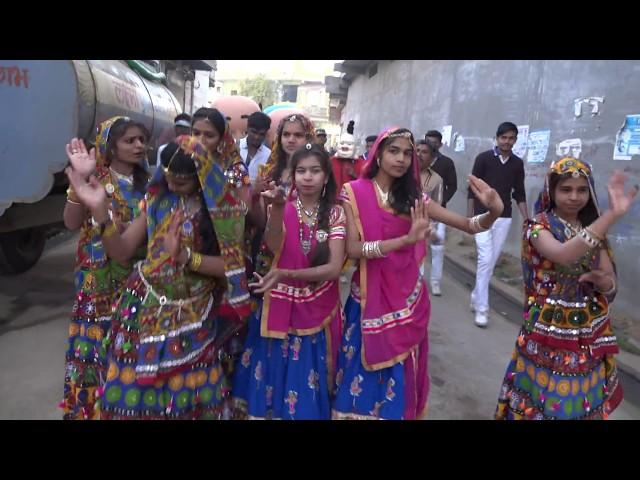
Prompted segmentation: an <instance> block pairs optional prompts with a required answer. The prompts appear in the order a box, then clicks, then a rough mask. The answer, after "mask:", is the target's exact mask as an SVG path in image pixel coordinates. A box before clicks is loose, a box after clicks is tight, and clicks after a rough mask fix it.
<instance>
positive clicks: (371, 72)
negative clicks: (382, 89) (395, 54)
mask: <svg viewBox="0 0 640 480" xmlns="http://www.w3.org/2000/svg"><path fill="white" fill-rule="evenodd" d="M376 73H378V64H377V63H374V64H373V65H371V66H370V67H369V78H371V77H373V76H374V75H375V74H376Z"/></svg>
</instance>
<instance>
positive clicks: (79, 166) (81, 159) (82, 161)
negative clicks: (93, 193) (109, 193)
mask: <svg viewBox="0 0 640 480" xmlns="http://www.w3.org/2000/svg"><path fill="white" fill-rule="evenodd" d="M65 149H66V151H67V157H69V162H70V163H71V167H73V169H74V170H75V171H76V172H78V173H79V174H80V175H82V178H84V179H85V180H87V179H88V178H89V175H91V174H92V173H93V172H94V171H95V169H96V149H95V148H92V149H91V150H90V151H89V152H87V147H86V146H85V145H84V142H83V141H82V139H80V140H78V139H77V138H72V139H71V142H70V143H67V145H66V147H65Z"/></svg>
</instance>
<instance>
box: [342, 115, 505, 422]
mask: <svg viewBox="0 0 640 480" xmlns="http://www.w3.org/2000/svg"><path fill="white" fill-rule="evenodd" d="M419 178H420V177H419V170H418V160H417V158H416V152H415V143H414V139H413V135H412V134H411V132H410V131H409V130H407V129H405V128H398V127H390V128H388V129H386V130H385V131H383V132H382V133H381V134H380V135H379V136H378V138H377V140H376V143H375V144H374V146H373V149H372V150H371V152H370V153H369V155H368V161H367V164H366V165H365V168H364V170H363V172H362V175H361V177H360V178H359V179H358V180H356V181H353V182H350V183H348V184H346V185H345V186H344V188H343V190H342V192H341V194H340V197H339V198H340V200H342V201H343V206H344V209H345V214H346V217H347V253H348V255H349V257H351V258H354V259H357V260H358V262H359V264H358V270H357V271H356V273H355V274H354V276H353V282H352V285H351V295H350V297H349V300H348V301H347V304H346V306H345V329H344V336H343V339H342V345H341V351H340V355H339V360H338V372H337V375H336V386H337V391H336V398H335V400H334V404H333V411H332V418H334V419H390V420H401V419H407V420H410V419H417V418H420V417H422V416H423V415H424V413H425V412H426V406H427V395H428V392H429V377H428V372H427V359H428V354H429V341H428V333H427V331H428V325H429V314H430V302H429V296H428V291H427V288H426V285H425V282H424V279H423V278H422V276H421V275H420V265H421V264H422V261H423V259H424V256H425V253H426V249H425V245H426V242H425V239H426V238H427V237H428V234H429V218H432V219H433V220H436V221H440V222H443V223H445V224H447V225H450V226H452V227H455V228H457V229H459V230H462V231H466V232H468V233H475V232H477V231H480V230H481V229H486V228H489V227H490V226H491V223H493V221H495V219H496V218H498V216H499V215H500V214H501V213H502V208H503V205H502V202H501V201H500V198H499V196H498V194H497V193H496V191H495V190H493V189H491V188H490V187H489V186H488V185H487V184H486V183H484V182H483V181H481V180H480V179H478V178H476V177H473V176H470V177H469V183H470V186H471V188H472V190H473V191H474V193H475V192H477V196H478V198H480V199H481V201H482V202H483V203H484V204H485V205H486V206H487V208H488V209H489V212H487V213H486V214H484V215H483V216H478V217H474V218H471V219H469V218H466V217H462V216H461V215H458V214H456V213H453V212H450V211H448V210H446V209H445V208H443V207H441V206H440V205H439V204H438V203H437V202H431V201H430V199H429V197H428V196H427V195H423V194H422V192H421V191H420V183H419ZM487 217H489V218H487ZM365 219H366V220H365Z"/></svg>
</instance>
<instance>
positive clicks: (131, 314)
mask: <svg viewBox="0 0 640 480" xmlns="http://www.w3.org/2000/svg"><path fill="white" fill-rule="evenodd" d="M145 295H146V287H145V286H144V285H143V283H142V280H141V278H140V275H139V273H138V272H134V274H132V275H131V277H130V278H129V280H128V282H127V285H126V288H125V290H124V291H123V293H122V296H121V298H120V299H119V301H118V310H117V311H116V312H115V314H114V320H113V322H112V330H111V331H110V332H109V334H108V336H107V339H108V340H110V341H113V342H114V343H113V345H111V346H110V347H109V351H108V359H109V368H108V371H107V377H106V383H105V386H104V392H103V396H102V397H101V399H100V401H101V407H100V408H101V418H102V419H103V420H134V419H138V420H164V419H167V420H169V419H171V420H173V419H175V420H195V419H198V420H209V419H211V420H218V419H224V418H230V417H231V409H230V408H229V407H230V404H229V403H230V402H229V393H230V391H231V388H230V385H229V383H228V380H227V378H228V374H227V372H226V371H225V363H226V357H227V355H226V352H225V347H224V346H222V347H217V348H216V347H214V345H215V342H211V343H207V344H206V345H207V346H206V347H205V348H202V349H199V350H197V351H198V352H199V353H198V354H197V355H196V356H194V358H193V360H189V361H188V362H186V363H182V364H181V365H180V367H176V368H175V369H171V370H169V371H167V372H165V373H163V374H159V375H158V376H157V378H156V380H155V381H149V379H145V381H140V380H139V377H138V375H137V373H136V366H137V365H138V364H139V362H140V360H138V354H137V352H140V351H141V344H140V342H139V334H138V332H139V318H138V317H139V316H140V312H141V311H143V308H141V303H142V302H141V299H142V298H144V297H145ZM216 312H217V310H216V308H212V309H211V311H210V313H209V315H208V316H207V318H206V319H205V320H204V321H203V326H202V328H200V329H198V330H193V331H189V332H186V333H185V334H183V335H181V336H179V337H173V336H168V335H167V336H166V339H165V338H164V336H163V338H162V339H161V340H160V342H159V343H157V344H156V343H154V346H155V347H157V349H158V350H159V351H160V353H159V354H160V356H161V358H165V357H167V356H169V355H171V352H172V351H173V349H175V348H176V341H178V342H179V343H181V348H190V349H193V351H196V349H198V348H199V345H201V344H205V343H206V342H208V339H209V337H210V336H211V334H210V333H209V334H208V335H206V336H207V339H203V338H201V337H200V335H201V334H203V333H207V332H215V331H216V329H217V327H216V325H217V323H218V318H217V313H216ZM125 322H126V323H125Z"/></svg>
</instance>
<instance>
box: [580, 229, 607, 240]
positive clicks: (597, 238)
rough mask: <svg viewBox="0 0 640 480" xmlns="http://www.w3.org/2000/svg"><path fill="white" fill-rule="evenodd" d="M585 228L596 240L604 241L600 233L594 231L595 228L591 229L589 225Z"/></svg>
mask: <svg viewBox="0 0 640 480" xmlns="http://www.w3.org/2000/svg"><path fill="white" fill-rule="evenodd" d="M584 230H586V231H587V233H589V234H590V235H591V237H592V238H595V239H596V240H598V241H599V242H602V240H604V239H603V238H602V237H601V236H600V235H596V234H595V233H594V231H593V230H591V229H590V228H589V227H584Z"/></svg>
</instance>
